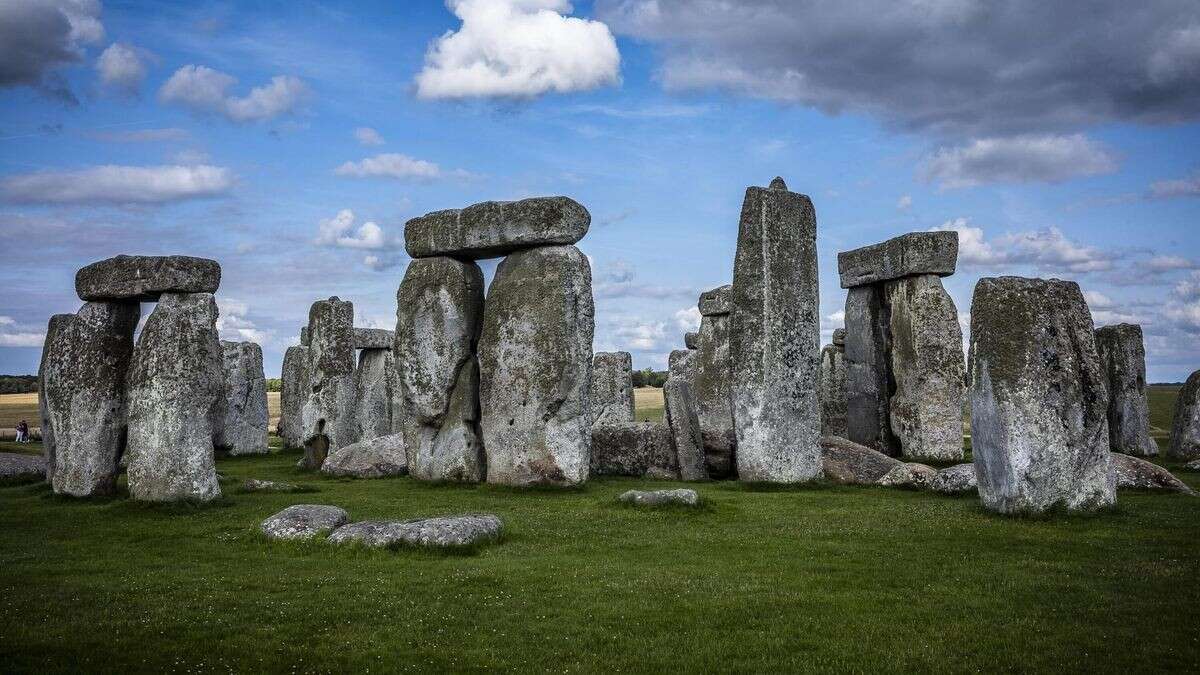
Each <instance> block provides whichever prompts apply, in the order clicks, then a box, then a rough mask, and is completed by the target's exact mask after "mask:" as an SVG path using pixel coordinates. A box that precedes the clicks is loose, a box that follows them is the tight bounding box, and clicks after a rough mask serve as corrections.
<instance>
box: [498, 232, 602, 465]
mask: <svg viewBox="0 0 1200 675" xmlns="http://www.w3.org/2000/svg"><path fill="white" fill-rule="evenodd" d="M594 321H595V309H594V306H593V304H592V274H591V269H590V267H589V265H588V261H587V258H586V257H585V256H584V255H583V254H582V253H581V252H580V251H579V249H577V248H575V247H574V246H548V247H544V248H535V249H529V250H526V251H519V252H517V253H514V254H512V255H510V256H509V257H507V258H505V259H504V261H503V262H501V263H500V266H499V267H498V268H497V270H496V276H495V279H494V280H493V281H492V284H491V287H490V288H489V289H488V294H487V302H486V303H485V305H484V318H483V334H482V336H481V337H480V340H479V367H480V407H481V413H482V414H481V425H480V426H481V428H482V430H483V438H484V446H485V447H486V448H487V463H488V466H487V480H488V482H491V483H501V484H505V485H534V484H545V485H578V484H579V483H582V482H584V481H585V480H587V476H588V470H589V466H590V458H591V444H592V434H591V426H592V425H591V421H592V418H591V400H590V399H591V377H592V374H591V370H592V334H593V331H594V329H595V323H594Z"/></svg>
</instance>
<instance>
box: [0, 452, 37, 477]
mask: <svg viewBox="0 0 1200 675" xmlns="http://www.w3.org/2000/svg"><path fill="white" fill-rule="evenodd" d="M45 477H46V458H45V457H42V456H41V455H22V454H20V453H15V452H0V481H24V480H29V481H34V480H41V479H44V478H45Z"/></svg>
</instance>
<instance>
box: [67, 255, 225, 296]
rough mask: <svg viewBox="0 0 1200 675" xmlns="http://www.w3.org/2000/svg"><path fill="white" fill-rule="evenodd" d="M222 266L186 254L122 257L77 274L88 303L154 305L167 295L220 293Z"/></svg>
mask: <svg viewBox="0 0 1200 675" xmlns="http://www.w3.org/2000/svg"><path fill="white" fill-rule="evenodd" d="M220 285H221V265H220V264H218V263H217V261H216V260H209V259H207V258H193V257H191V256H186V255H161V256H159V255H119V256H117V257H115V258H108V259H106V260H101V261H99V262H94V263H92V264H91V265H88V266H87V267H84V268H83V269H81V270H79V271H78V272H77V273H76V274H75V292H76V293H78V294H79V297H80V298H82V299H84V300H122V301H127V302H153V301H155V300H158V298H159V296H160V295H162V294H163V293H216V292H217V287H218V286H220Z"/></svg>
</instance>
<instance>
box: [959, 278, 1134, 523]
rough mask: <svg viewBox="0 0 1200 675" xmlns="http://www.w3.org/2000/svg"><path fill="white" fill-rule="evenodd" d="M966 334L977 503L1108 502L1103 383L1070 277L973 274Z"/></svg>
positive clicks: (1005, 508) (1078, 506)
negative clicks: (968, 334)
mask: <svg viewBox="0 0 1200 675" xmlns="http://www.w3.org/2000/svg"><path fill="white" fill-rule="evenodd" d="M971 342H972V350H971V354H972V359H973V360H974V364H973V367H972V374H973V381H972V383H971V441H972V455H973V457H974V461H975V470H976V473H977V474H978V476H979V496H980V499H981V500H982V502H983V505H984V507H985V508H988V509H990V510H993V511H998V512H1000V513H1038V512H1042V511H1045V510H1047V509H1049V508H1051V507H1054V506H1056V505H1061V506H1063V507H1065V508H1067V509H1070V510H1092V509H1098V508H1102V507H1106V506H1111V505H1113V504H1115V503H1116V484H1115V475H1114V473H1113V471H1112V466H1111V461H1110V455H1109V451H1108V420H1107V412H1108V390H1107V386H1106V383H1105V377H1104V372H1103V369H1102V367H1101V365H1100V358H1099V356H1098V355H1097V353H1096V340H1095V335H1094V333H1093V327H1092V317H1091V315H1090V314H1089V312H1088V307H1087V302H1085V301H1084V299H1083V294H1082V293H1081V292H1080V290H1079V285H1078V284H1076V283H1074V282H1069V281H1059V280H1057V279H1050V280H1045V279H1024V278H1020V277H999V278H985V279H981V280H980V281H979V283H978V284H977V285H976V286H975V295H974V298H973V299H972V302H971Z"/></svg>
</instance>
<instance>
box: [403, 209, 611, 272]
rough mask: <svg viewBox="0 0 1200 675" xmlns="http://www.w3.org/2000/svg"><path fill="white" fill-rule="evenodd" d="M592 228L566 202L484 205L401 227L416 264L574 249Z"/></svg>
mask: <svg viewBox="0 0 1200 675" xmlns="http://www.w3.org/2000/svg"><path fill="white" fill-rule="evenodd" d="M591 223H592V216H591V214H589V213H588V211H587V209H585V208H584V207H583V205H582V204H580V203H579V202H577V201H575V200H574V199H571V198H569V197H533V198H530V199H522V200H520V201H516V202H483V203H481V204H475V205H473V206H468V207H467V208H465V209H450V210H447V211H435V212H433V213H430V214H427V215H424V216H421V217H419V218H413V219H412V220H410V221H408V222H407V223H406V224H405V226H404V247H405V249H407V251H408V254H409V255H410V256H412V257H414V258H429V257H434V256H450V257H453V258H459V259H465V260H479V259H482V258H498V257H500V256H503V255H506V254H508V253H513V252H515V251H519V250H523V249H528V248H533V247H538V246H555V245H570V244H574V243H575V242H577V241H579V240H580V239H583V235H585V234H587V231H588V227H589V226H590V225H591Z"/></svg>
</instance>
